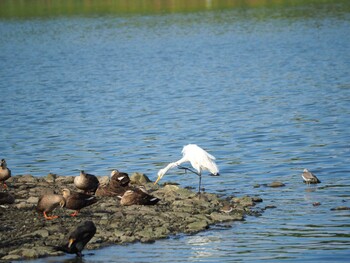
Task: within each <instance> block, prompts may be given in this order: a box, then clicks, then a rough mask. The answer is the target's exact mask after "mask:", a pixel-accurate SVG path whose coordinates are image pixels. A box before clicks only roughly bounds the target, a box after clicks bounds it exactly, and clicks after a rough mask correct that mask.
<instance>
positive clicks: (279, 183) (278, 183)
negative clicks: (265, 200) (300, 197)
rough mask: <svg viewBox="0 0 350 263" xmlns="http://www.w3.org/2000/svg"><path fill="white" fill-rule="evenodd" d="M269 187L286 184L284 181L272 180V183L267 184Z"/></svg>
mask: <svg viewBox="0 0 350 263" xmlns="http://www.w3.org/2000/svg"><path fill="white" fill-rule="evenodd" d="M267 186H268V187H283V186H286V185H285V184H284V183H282V182H278V181H275V182H272V183H270V184H268V185H267Z"/></svg>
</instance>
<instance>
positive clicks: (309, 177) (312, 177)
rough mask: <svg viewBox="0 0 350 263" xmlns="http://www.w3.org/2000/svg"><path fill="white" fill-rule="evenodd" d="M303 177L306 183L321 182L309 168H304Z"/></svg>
mask: <svg viewBox="0 0 350 263" xmlns="http://www.w3.org/2000/svg"><path fill="white" fill-rule="evenodd" d="M301 177H302V178H303V180H304V183H306V184H319V183H321V181H320V180H319V179H318V178H317V177H316V175H314V174H313V173H311V172H309V170H308V169H304V171H303V173H302V174H301Z"/></svg>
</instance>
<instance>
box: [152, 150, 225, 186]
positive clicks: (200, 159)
mask: <svg viewBox="0 0 350 263" xmlns="http://www.w3.org/2000/svg"><path fill="white" fill-rule="evenodd" d="M182 155H183V157H182V158H181V159H180V160H178V161H176V162H173V163H169V164H168V165H167V166H166V167H165V168H163V169H160V170H159V172H158V178H157V180H156V182H155V183H154V184H156V183H158V181H159V180H160V179H162V177H163V176H164V175H165V174H166V173H167V172H168V171H169V170H170V169H172V168H174V167H178V168H180V169H185V170H189V171H191V172H193V173H195V174H197V175H198V176H199V185H198V193H200V191H201V183H202V171H203V170H207V171H209V172H210V173H211V174H212V175H215V176H217V175H219V168H218V167H217V165H216V163H215V161H214V160H215V157H214V156H213V155H211V154H209V153H207V152H206V151H205V150H203V149H202V148H200V147H199V146H198V145H196V144H188V145H186V146H184V148H183V149H182ZM185 162H190V163H191V165H192V167H193V168H194V169H195V170H192V169H190V168H186V167H182V166H181V164H182V163H185Z"/></svg>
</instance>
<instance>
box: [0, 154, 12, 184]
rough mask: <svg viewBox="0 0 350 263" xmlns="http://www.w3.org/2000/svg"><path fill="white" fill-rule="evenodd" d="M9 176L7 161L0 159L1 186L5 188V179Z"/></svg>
mask: <svg viewBox="0 0 350 263" xmlns="http://www.w3.org/2000/svg"><path fill="white" fill-rule="evenodd" d="M10 177H11V170H10V169H9V168H7V163H6V161H5V159H1V165H0V182H2V183H3V186H4V188H5V189H7V188H8V186H7V185H6V183H5V181H6V180H7V179H9V178H10Z"/></svg>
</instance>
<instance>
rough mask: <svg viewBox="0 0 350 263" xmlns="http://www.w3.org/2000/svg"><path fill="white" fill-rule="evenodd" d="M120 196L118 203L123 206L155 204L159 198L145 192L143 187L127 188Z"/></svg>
mask: <svg viewBox="0 0 350 263" xmlns="http://www.w3.org/2000/svg"><path fill="white" fill-rule="evenodd" d="M118 197H119V198H120V204H121V205H124V206H129V205H155V204H157V203H158V202H159V201H160V199H159V198H157V197H154V196H152V195H150V194H148V193H146V191H145V190H143V189H137V188H135V189H134V190H127V191H126V192H125V193H124V195H123V196H118Z"/></svg>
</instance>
